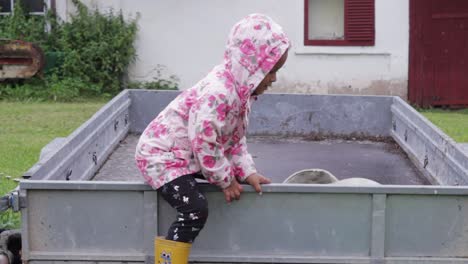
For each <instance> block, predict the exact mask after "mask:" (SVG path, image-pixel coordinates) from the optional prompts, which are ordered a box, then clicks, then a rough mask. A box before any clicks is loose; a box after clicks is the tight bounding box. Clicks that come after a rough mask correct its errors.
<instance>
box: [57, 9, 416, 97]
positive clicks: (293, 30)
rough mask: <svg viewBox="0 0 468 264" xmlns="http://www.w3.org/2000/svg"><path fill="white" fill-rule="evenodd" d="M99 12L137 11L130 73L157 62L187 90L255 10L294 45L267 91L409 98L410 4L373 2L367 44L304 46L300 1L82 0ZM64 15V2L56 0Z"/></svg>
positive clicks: (146, 74) (149, 69)
mask: <svg viewBox="0 0 468 264" xmlns="http://www.w3.org/2000/svg"><path fill="white" fill-rule="evenodd" d="M84 2H85V3H87V4H89V5H90V6H93V5H94V6H96V5H98V6H99V8H101V9H103V10H105V9H108V8H113V9H114V10H118V9H122V10H123V12H124V13H125V14H128V15H135V14H136V13H137V12H138V13H140V16H141V17H140V20H139V26H140V31H139V34H138V39H137V42H136V47H137V50H138V59H137V61H136V63H135V64H134V65H133V66H132V68H131V70H130V73H129V75H130V76H129V77H130V78H131V79H133V80H148V81H151V80H152V79H153V77H155V76H156V70H155V69H156V68H157V67H158V64H160V65H164V66H165V74H167V75H170V74H175V75H177V76H178V77H179V78H180V88H181V89H186V88H188V87H190V86H191V85H193V84H195V82H197V81H198V80H199V79H200V78H202V77H203V76H204V75H205V74H206V73H207V72H208V71H209V70H210V69H211V68H212V67H213V66H214V65H216V64H217V63H219V62H220V61H221V60H222V56H223V51H224V46H225V42H226V37H227V34H228V32H229V30H230V28H231V27H232V25H234V23H236V22H237V21H238V20H239V19H240V18H242V17H244V16H245V15H247V14H249V13H254V12H259V13H265V14H268V15H269V16H271V17H272V18H273V19H274V20H276V21H277V22H278V23H279V24H281V25H282V26H283V28H284V30H285V31H286V32H287V34H288V36H289V37H290V39H291V41H292V43H293V47H292V49H291V50H290V54H289V59H288V61H287V63H286V65H285V67H284V68H283V69H282V70H281V71H280V73H279V78H278V81H277V83H276V84H275V85H274V86H273V88H272V89H271V90H270V91H271V92H292V93H319V94H371V95H398V96H401V97H403V98H406V96H407V80H408V42H409V3H408V0H392V1H388V0H376V3H375V8H376V13H375V14H376V15H375V19H376V20H375V25H376V39H375V46H373V47H331V46H328V47H325V46H320V47H319V46H315V47H312V46H304V45H303V38H304V36H303V33H304V1H303V0H289V1H282V0H257V1H249V0H237V1H226V0H224V1H221V0H198V1H191V0H159V1H150V0H140V1H130V0H108V1H93V0H85V1H84ZM57 10H58V13H59V14H61V16H62V17H64V18H66V17H67V15H66V14H67V12H72V11H73V8H72V4H71V3H70V0H67V1H57Z"/></svg>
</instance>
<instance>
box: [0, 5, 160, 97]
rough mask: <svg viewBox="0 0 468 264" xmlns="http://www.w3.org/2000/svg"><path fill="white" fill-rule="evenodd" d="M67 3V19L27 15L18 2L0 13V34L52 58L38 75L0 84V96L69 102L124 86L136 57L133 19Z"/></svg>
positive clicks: (50, 14)
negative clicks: (73, 9) (10, 11)
mask: <svg viewBox="0 0 468 264" xmlns="http://www.w3.org/2000/svg"><path fill="white" fill-rule="evenodd" d="M72 2H73V4H74V5H75V6H76V8H77V13H76V14H74V15H72V16H71V19H70V21H67V22H65V21H61V20H60V19H59V18H58V17H56V16H55V14H53V13H51V12H49V13H47V14H46V16H37V15H28V14H26V13H25V12H24V8H22V4H21V3H20V2H19V1H15V3H16V4H15V8H14V12H13V14H12V15H7V16H0V38H6V39H22V40H26V41H30V42H33V43H36V44H38V45H39V46H40V47H41V48H42V50H43V51H44V53H45V54H46V57H47V58H49V59H50V58H52V59H53V60H54V61H53V63H49V64H48V65H47V69H46V71H45V72H44V73H43V74H42V76H39V77H35V78H34V79H31V80H24V81H21V82H20V83H0V99H5V98H6V99H18V100H25V99H31V98H34V99H35V100H50V99H52V100H59V101H69V100H73V99H74V98H77V97H83V96H85V97H88V96H112V95H115V94H117V93H118V92H119V91H121V90H122V89H123V88H124V76H125V73H126V70H127V68H128V66H129V64H130V63H132V62H133V61H134V60H135V57H136V51H135V47H134V40H135V36H136V33H137V19H138V18H137V17H136V18H129V19H124V16H123V14H122V12H121V11H120V12H117V13H116V12H114V11H113V10H111V11H109V12H107V13H100V12H99V11H98V10H97V9H94V10H90V9H89V8H88V7H87V6H86V5H84V4H83V3H81V2H80V1H79V0H73V1H72ZM54 64H55V65H54ZM33 86H34V87H33ZM162 86H164V85H162Z"/></svg>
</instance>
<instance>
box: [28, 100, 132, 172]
mask: <svg viewBox="0 0 468 264" xmlns="http://www.w3.org/2000/svg"><path fill="white" fill-rule="evenodd" d="M129 106H130V97H129V92H128V91H124V92H122V93H120V94H119V95H118V96H117V97H115V98H114V99H113V100H111V101H110V102H109V103H108V104H106V105H105V106H104V107H103V108H101V109H100V110H99V111H98V112H97V113H96V114H94V115H93V117H91V118H90V119H89V120H88V121H86V122H85V123H84V124H83V125H81V126H80V127H79V128H77V129H76V130H75V131H74V132H73V133H72V134H70V135H69V136H68V137H67V138H63V139H62V140H60V141H53V142H52V144H51V145H53V146H52V147H51V148H47V147H46V150H47V153H44V152H43V154H44V155H42V159H40V160H39V162H38V163H36V164H35V165H34V166H33V167H32V168H30V169H29V170H28V171H27V172H26V173H25V174H24V177H25V178H27V179H36V180H39V179H42V180H87V179H89V178H90V177H92V176H93V175H94V173H95V172H96V171H97V170H98V169H99V168H100V167H101V165H102V164H103V163H104V161H105V160H106V159H107V158H108V156H109V155H110V154H111V153H112V151H113V150H114V149H115V147H116V146H117V144H118V143H119V142H120V140H122V139H123V138H124V137H125V136H126V135H127V134H128V130H129V127H130V123H129ZM55 142H59V143H58V144H54V143H55Z"/></svg>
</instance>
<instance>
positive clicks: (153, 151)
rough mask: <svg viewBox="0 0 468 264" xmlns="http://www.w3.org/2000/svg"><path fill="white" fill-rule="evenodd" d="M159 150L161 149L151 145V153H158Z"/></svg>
mask: <svg viewBox="0 0 468 264" xmlns="http://www.w3.org/2000/svg"><path fill="white" fill-rule="evenodd" d="M159 152H161V150H160V149H158V148H155V147H151V148H150V150H149V154H157V153H159Z"/></svg>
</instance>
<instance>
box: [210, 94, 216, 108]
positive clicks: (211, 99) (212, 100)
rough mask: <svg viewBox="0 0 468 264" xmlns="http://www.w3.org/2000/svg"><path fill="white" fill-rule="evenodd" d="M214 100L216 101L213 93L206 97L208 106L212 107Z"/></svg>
mask: <svg viewBox="0 0 468 264" xmlns="http://www.w3.org/2000/svg"><path fill="white" fill-rule="evenodd" d="M215 101H216V97H215V96H214V95H210V97H208V106H209V107H213V103H214V102H215Z"/></svg>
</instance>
